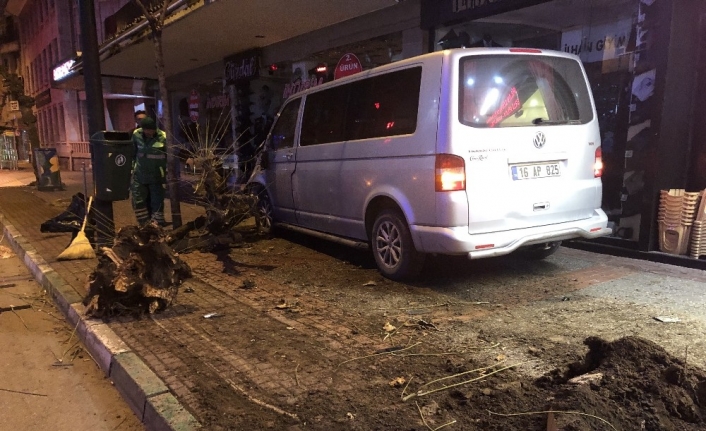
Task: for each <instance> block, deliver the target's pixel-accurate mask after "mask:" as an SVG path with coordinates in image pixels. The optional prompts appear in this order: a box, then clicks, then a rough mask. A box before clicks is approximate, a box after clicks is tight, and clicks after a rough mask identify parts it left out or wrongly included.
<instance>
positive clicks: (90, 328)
mask: <svg viewBox="0 0 706 431" xmlns="http://www.w3.org/2000/svg"><path fill="white" fill-rule="evenodd" d="M0 225H1V226H2V233H3V236H4V237H6V238H7V239H8V241H9V243H10V246H11V247H12V249H13V250H14V251H15V253H16V254H17V256H18V257H19V258H20V259H21V260H22V261H23V262H24V264H25V265H26V266H27V268H28V269H29V271H30V272H31V273H32V276H33V277H34V279H35V280H36V281H37V282H38V283H39V284H40V285H41V286H42V287H43V288H44V289H45V290H46V291H47V292H49V293H50V295H51V297H52V299H53V301H54V303H55V304H56V305H57V307H58V308H59V311H61V313H62V314H63V315H64V318H65V319H66V320H67V322H68V323H69V324H70V325H71V326H72V327H74V328H75V333H76V335H77V336H78V338H79V339H80V340H81V342H82V343H83V344H84V346H85V347H86V350H87V351H88V353H89V354H90V355H91V357H92V358H93V360H94V361H95V362H96V364H98V366H99V367H100V369H101V370H102V371H103V372H104V373H105V375H106V376H107V377H108V378H109V379H110V380H111V381H112V382H113V384H114V385H115V387H116V388H117V389H118V392H120V395H121V396H122V397H123V399H124V400H125V402H126V403H127V405H128V406H130V408H131V409H132V411H133V413H135V415H136V416H137V417H138V419H140V421H141V422H142V424H143V425H144V426H145V428H146V429H148V430H150V431H189V430H198V429H201V424H200V423H199V422H198V421H197V420H196V418H194V417H193V416H192V415H191V413H189V412H188V411H187V410H186V409H185V408H184V407H183V406H182V405H181V404H180V403H179V401H178V400H177V399H176V398H175V397H174V396H173V395H172V394H171V393H170V392H169V388H168V387H167V385H166V384H165V383H164V382H163V381H162V379H160V378H159V377H158V376H157V375H156V374H155V373H154V372H153V371H152V370H150V368H149V367H148V366H147V365H146V364H145V363H144V362H143V361H142V360H141V359H140V358H139V357H138V356H137V355H136V354H135V353H134V352H132V350H131V349H130V348H129V347H128V345H127V344H125V342H124V341H123V340H122V339H121V338H120V337H118V335H117V334H116V333H115V332H113V330H112V329H110V327H108V325H107V324H105V323H103V322H102V321H101V320H99V319H88V318H86V317H85V307H84V305H83V304H82V302H81V301H82V300H83V298H81V296H80V295H79V294H78V292H76V291H75V290H74V288H73V287H71V285H69V284H68V283H67V282H66V281H65V280H64V279H63V278H62V277H61V276H60V275H59V273H58V272H56V271H55V270H54V269H53V268H52V267H51V265H49V264H48V263H47V262H46V261H45V260H44V258H42V257H41V256H40V255H39V253H37V251H36V249H35V248H34V247H33V246H32V244H30V242H29V241H27V239H26V238H25V237H23V236H22V234H21V233H20V232H19V231H18V230H17V229H16V228H15V227H14V226H12V225H10V224H8V222H7V219H6V218H5V216H4V215H3V214H0Z"/></svg>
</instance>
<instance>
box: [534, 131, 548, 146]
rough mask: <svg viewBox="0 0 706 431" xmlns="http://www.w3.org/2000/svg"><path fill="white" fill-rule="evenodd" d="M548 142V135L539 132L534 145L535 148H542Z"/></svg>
mask: <svg viewBox="0 0 706 431" xmlns="http://www.w3.org/2000/svg"><path fill="white" fill-rule="evenodd" d="M546 143H547V137H546V136H544V133H542V132H537V134H536V135H535V136H534V146H535V148H542V147H543V146H544V144H546Z"/></svg>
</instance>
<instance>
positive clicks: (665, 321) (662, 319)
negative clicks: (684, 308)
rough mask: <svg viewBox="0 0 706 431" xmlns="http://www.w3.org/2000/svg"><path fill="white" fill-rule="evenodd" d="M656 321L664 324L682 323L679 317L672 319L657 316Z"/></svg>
mask: <svg viewBox="0 0 706 431" xmlns="http://www.w3.org/2000/svg"><path fill="white" fill-rule="evenodd" d="M654 319H655V320H657V321H659V322H662V323H677V322H681V319H679V318H678V317H670V316H655V318H654Z"/></svg>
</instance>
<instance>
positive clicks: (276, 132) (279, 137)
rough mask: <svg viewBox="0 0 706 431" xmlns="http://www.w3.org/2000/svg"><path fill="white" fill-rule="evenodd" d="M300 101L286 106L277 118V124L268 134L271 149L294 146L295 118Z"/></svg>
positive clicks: (294, 101)
mask: <svg viewBox="0 0 706 431" xmlns="http://www.w3.org/2000/svg"><path fill="white" fill-rule="evenodd" d="M300 104H301V99H296V100H293V101H291V102H289V103H288V104H287V106H285V107H284V109H283V110H282V112H281V113H280V114H279V116H278V117H277V122H276V123H275V125H274V127H273V128H272V133H271V134H270V142H271V148H272V149H274V150H281V149H283V148H292V147H293V146H294V133H295V130H296V128H297V116H298V114H299V105H300Z"/></svg>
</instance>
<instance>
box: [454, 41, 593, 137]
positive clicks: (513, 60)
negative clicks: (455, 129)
mask: <svg viewBox="0 0 706 431" xmlns="http://www.w3.org/2000/svg"><path fill="white" fill-rule="evenodd" d="M459 67H460V74H459V77H460V78H459V79H460V82H459V89H460V94H459V97H460V100H459V121H461V123H463V124H465V125H468V126H471V127H485V128H488V127H520V126H531V125H537V124H548V125H552V124H585V123H588V122H589V121H591V120H592V119H593V109H592V106H591V98H590V93H589V89H588V86H587V85H586V80H585V78H584V74H583V71H582V69H581V66H580V64H579V62H578V61H576V60H572V59H569V58H563V57H550V56H536V55H531V56H530V55H520V56H518V55H485V56H467V57H463V58H462V59H461V60H460V65H459Z"/></svg>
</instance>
